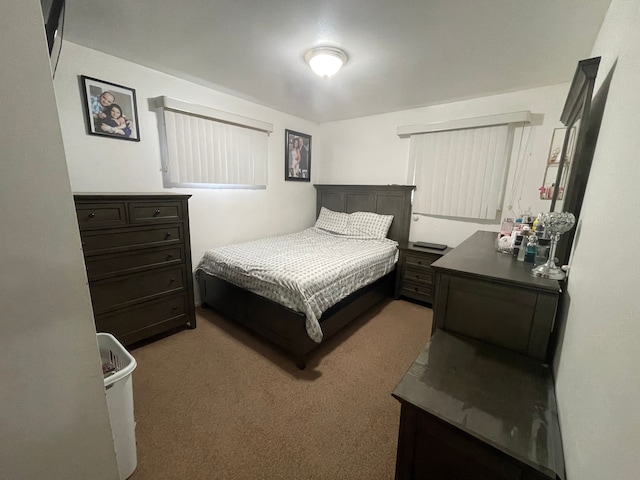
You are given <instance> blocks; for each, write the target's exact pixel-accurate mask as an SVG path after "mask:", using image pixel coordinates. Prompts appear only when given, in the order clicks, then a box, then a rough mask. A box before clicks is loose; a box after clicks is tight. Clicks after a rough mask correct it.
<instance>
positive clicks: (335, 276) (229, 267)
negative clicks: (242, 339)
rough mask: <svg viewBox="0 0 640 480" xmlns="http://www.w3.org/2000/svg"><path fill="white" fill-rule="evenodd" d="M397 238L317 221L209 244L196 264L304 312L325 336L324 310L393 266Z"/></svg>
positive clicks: (312, 331)
mask: <svg viewBox="0 0 640 480" xmlns="http://www.w3.org/2000/svg"><path fill="white" fill-rule="evenodd" d="M397 246H398V244H397V242H395V241H393V240H389V239H388V238H384V239H371V238H357V237H350V236H345V235H339V234H335V233H331V232H328V231H325V230H322V229H320V228H317V227H312V228H308V229H306V230H303V231H301V232H297V233H292V234H289V235H282V236H277V237H270V238H264V239H260V240H255V241H251V242H245V243H238V244H234V245H227V246H223V247H217V248H214V249H211V250H208V251H207V252H206V253H205V254H204V256H203V258H202V260H200V263H199V264H198V266H197V268H196V270H202V271H204V272H206V273H208V274H210V275H213V276H216V277H218V278H221V279H223V280H226V281H228V282H230V283H232V284H234V285H237V286H239V287H242V288H244V289H246V290H249V291H251V292H253V293H256V294H258V295H261V296H263V297H266V298H268V299H270V300H273V301H275V302H277V303H279V304H281V305H284V306H285V307H288V308H290V309H292V310H295V311H298V312H301V313H304V315H305V316H306V330H307V333H308V335H309V337H310V338H311V339H312V340H314V341H315V342H318V343H319V342H320V341H322V329H321V328H320V323H319V319H320V317H321V315H322V313H323V312H324V311H326V310H327V309H328V308H330V307H331V306H333V305H335V304H336V303H338V302H339V301H340V300H342V299H343V298H345V297H346V296H348V295H350V294H351V293H353V292H355V291H356V290H358V289H360V288H362V287H364V286H366V285H368V284H370V283H373V282H375V281H376V280H377V279H379V278H381V277H383V276H385V275H386V274H387V273H389V272H391V271H392V270H393V269H394V267H395V264H396V262H397V260H398V249H397Z"/></svg>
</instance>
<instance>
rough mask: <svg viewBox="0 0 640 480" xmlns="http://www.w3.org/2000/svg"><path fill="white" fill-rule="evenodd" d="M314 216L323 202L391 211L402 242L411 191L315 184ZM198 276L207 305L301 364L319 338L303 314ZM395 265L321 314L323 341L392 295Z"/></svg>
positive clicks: (344, 208) (393, 233) (337, 207)
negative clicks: (308, 328) (314, 336)
mask: <svg viewBox="0 0 640 480" xmlns="http://www.w3.org/2000/svg"><path fill="white" fill-rule="evenodd" d="M315 188H316V190H317V202H316V217H317V216H318V215H319V213H320V208H321V207H326V208H328V209H330V210H333V211H336V212H346V213H352V212H356V211H366V212H375V213H379V214H382V215H393V216H394V219H393V223H392V224H391V227H390V228H389V233H388V235H387V236H388V237H389V238H390V239H392V240H395V241H397V242H398V243H399V244H400V245H406V243H407V241H408V239H409V226H410V221H411V192H412V191H413V189H414V188H415V187H413V186H406V185H315ZM196 280H197V282H198V285H199V287H200V297H201V299H202V306H203V307H211V308H213V309H214V310H217V311H218V312H220V313H221V314H222V315H223V316H224V317H226V318H228V319H231V320H234V321H236V322H238V323H240V324H242V325H244V326H246V327H248V328H249V329H251V330H253V331H254V332H256V333H257V334H258V335H260V336H262V337H264V338H266V339H267V340H269V341H271V342H273V343H275V344H276V345H278V346H280V347H282V348H284V349H285V350H286V351H288V352H289V353H291V354H292V355H293V356H294V358H295V361H296V365H297V367H298V368H299V369H300V370H304V369H305V367H306V356H307V354H308V353H309V352H311V351H312V350H314V349H315V348H316V347H318V346H319V345H320V344H319V343H316V342H314V341H313V340H311V338H309V335H307V331H306V328H305V322H306V319H305V315H304V314H303V313H300V312H296V311H294V310H291V309H289V308H287V307H284V306H282V305H280V304H278V303H276V302H274V301H272V300H269V299H267V298H265V297H262V296H260V295H256V294H255V293H252V292H249V291H248V290H244V289H243V288H240V287H237V286H235V285H233V284H231V283H229V282H227V281H225V280H222V279H219V278H217V277H214V276H212V275H208V274H206V273H205V272H203V271H201V270H199V271H198V272H196ZM394 285H395V270H394V271H392V272H391V273H389V274H387V275H386V276H384V277H382V278H381V279H379V280H377V281H376V282H374V283H373V284H371V285H367V286H366V287H364V288H362V289H360V290H358V291H356V292H354V293H352V294H351V295H349V296H348V297H346V298H344V299H343V300H342V301H340V302H339V303H337V304H336V305H334V306H333V307H331V308H330V309H329V310H327V311H326V312H324V313H323V314H322V317H321V318H320V327H321V328H322V333H323V340H322V341H323V342H325V341H326V340H328V339H329V338H331V337H332V336H333V335H334V334H335V333H336V332H338V331H339V330H340V329H341V328H342V327H344V326H345V325H347V324H348V323H349V322H351V321H352V320H353V319H355V318H356V317H358V316H359V315H360V314H362V313H364V312H365V311H366V310H368V309H369V308H370V307H372V306H373V305H374V304H376V303H377V302H378V301H380V300H382V299H383V298H386V297H389V296H393V290H394Z"/></svg>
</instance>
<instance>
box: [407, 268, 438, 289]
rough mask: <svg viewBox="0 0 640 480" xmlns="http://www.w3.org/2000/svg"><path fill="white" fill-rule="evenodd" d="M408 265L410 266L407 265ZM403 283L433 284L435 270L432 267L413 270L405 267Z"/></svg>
mask: <svg viewBox="0 0 640 480" xmlns="http://www.w3.org/2000/svg"><path fill="white" fill-rule="evenodd" d="M407 265H408V264H407ZM402 282H403V283H404V282H413V283H419V284H426V285H432V284H433V270H432V269H431V267H423V268H411V267H409V266H407V267H405V269H404V272H403V274H402Z"/></svg>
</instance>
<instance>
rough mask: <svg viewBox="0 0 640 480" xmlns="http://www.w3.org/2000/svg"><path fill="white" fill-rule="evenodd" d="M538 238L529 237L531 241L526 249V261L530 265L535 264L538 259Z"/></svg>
mask: <svg viewBox="0 0 640 480" xmlns="http://www.w3.org/2000/svg"><path fill="white" fill-rule="evenodd" d="M537 240H538V237H536V236H535V235H530V236H529V241H528V242H527V246H526V247H525V249H524V261H525V262H528V263H533V262H534V261H535V259H536V247H537Z"/></svg>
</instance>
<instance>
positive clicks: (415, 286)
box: [400, 282, 433, 303]
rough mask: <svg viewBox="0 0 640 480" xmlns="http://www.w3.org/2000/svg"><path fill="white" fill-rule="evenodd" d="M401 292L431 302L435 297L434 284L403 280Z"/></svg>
mask: <svg viewBox="0 0 640 480" xmlns="http://www.w3.org/2000/svg"><path fill="white" fill-rule="evenodd" d="M400 294H401V295H404V296H405V297H409V298H414V299H416V300H420V301H423V302H428V303H431V302H432V299H433V285H421V284H419V283H411V282H403V283H402V289H401V291H400Z"/></svg>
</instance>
